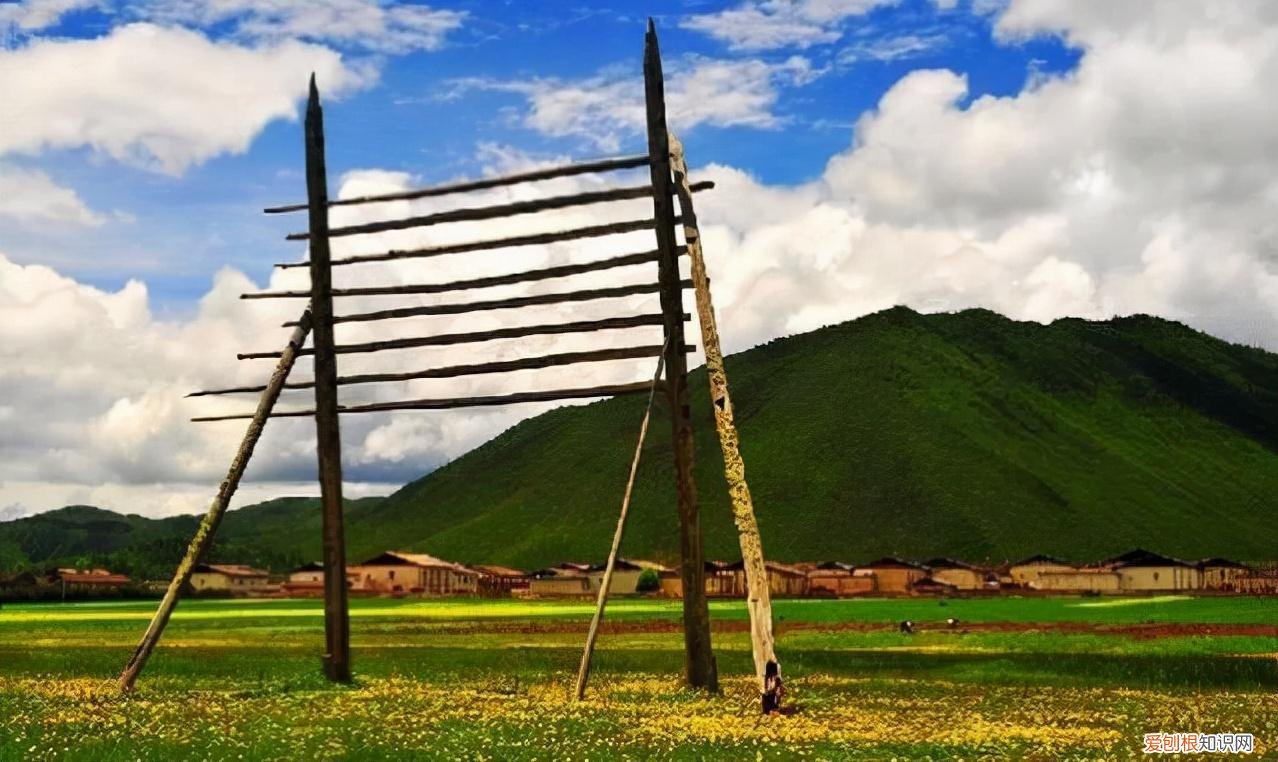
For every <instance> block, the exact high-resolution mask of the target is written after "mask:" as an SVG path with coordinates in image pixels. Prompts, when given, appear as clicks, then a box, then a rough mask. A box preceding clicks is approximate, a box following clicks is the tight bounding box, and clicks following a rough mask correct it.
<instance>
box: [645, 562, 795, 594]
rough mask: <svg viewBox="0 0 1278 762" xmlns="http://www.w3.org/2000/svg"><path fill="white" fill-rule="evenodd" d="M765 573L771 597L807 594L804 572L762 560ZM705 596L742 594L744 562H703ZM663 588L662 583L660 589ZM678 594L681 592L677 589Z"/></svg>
mask: <svg viewBox="0 0 1278 762" xmlns="http://www.w3.org/2000/svg"><path fill="white" fill-rule="evenodd" d="M764 567H765V568H766V570H767V574H768V591H769V592H770V593H771V594H772V595H773V596H775V597H778V598H786V597H798V596H803V595H807V593H808V572H807V571H806V570H804V569H803V568H801V567H799V566H795V565H793V564H783V563H778V562H776V561H766V562H764ZM705 569H706V572H705V574H706V595H707V596H709V597H712V598H744V597H746V590H747V587H746V577H745V562H744V561H731V562H727V561H707V562H706V565H705ZM662 590H663V592H665V591H666V588H665V586H664V585H663V588H662ZM679 595H682V590H680V592H679Z"/></svg>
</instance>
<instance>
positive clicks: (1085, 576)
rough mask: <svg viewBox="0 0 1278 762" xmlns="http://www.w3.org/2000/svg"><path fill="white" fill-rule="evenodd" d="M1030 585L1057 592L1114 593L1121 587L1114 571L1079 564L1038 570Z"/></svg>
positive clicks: (1037, 588)
mask: <svg viewBox="0 0 1278 762" xmlns="http://www.w3.org/2000/svg"><path fill="white" fill-rule="evenodd" d="M1032 586H1033V587H1034V589H1036V590H1051V591H1057V592H1071V593H1116V592H1118V591H1119V589H1120V588H1121V583H1120V580H1119V575H1118V573H1117V572H1115V571H1112V570H1110V569H1103V568H1100V567H1096V566H1079V567H1076V568H1073V569H1069V570H1067V571H1057V570H1052V569H1048V570H1043V571H1040V572H1039V574H1038V579H1037V580H1036V581H1035V582H1034V583H1032Z"/></svg>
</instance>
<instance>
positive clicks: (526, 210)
mask: <svg viewBox="0 0 1278 762" xmlns="http://www.w3.org/2000/svg"><path fill="white" fill-rule="evenodd" d="M713 187H714V181H712V180H702V181H701V182H698V183H693V184H692V191H693V192H694V193H696V192H700V191H704V190H710V189H711V188H713ZM652 192H653V191H652V187H651V186H648V185H636V186H632V187H629V188H610V189H608V190H601V191H589V192H587V193H573V194H570V195H567V196H551V197H549V198H538V199H532V200H529V201H515V202H512V203H509V204H496V205H493V206H472V207H464V208H461V209H449V210H448V211H446V212H435V213H434V214H426V215H422V216H419V217H405V218H403V219H398V220H383V221H381V222H366V223H363V224H360V225H347V226H346V227H340V228H329V229H328V237H329V238H338V237H341V236H348V235H368V234H370V233H385V232H388V231H391V230H407V229H408V228H422V227H429V226H431V225H441V224H443V223H446V222H479V221H481V220H494V219H499V218H502V217H513V216H515V215H519V214H532V213H534V212H547V211H551V210H554V209H567V208H570V207H574V206H587V205H589V204H600V203H603V202H605V201H626V200H629V199H636V198H649V197H651V196H652ZM310 237H311V234H310V233H309V232H300V233H289V234H288V235H287V236H286V238H287V239H288V240H290V241H305V240H308V239H309V238H310Z"/></svg>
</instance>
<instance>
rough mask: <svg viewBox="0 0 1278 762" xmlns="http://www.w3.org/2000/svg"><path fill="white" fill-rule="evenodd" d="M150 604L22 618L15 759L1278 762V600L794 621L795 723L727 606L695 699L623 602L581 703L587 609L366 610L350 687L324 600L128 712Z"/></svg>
mask: <svg viewBox="0 0 1278 762" xmlns="http://www.w3.org/2000/svg"><path fill="white" fill-rule="evenodd" d="M153 605H154V604H153V603H149V602H121V603H92V604H88V603H85V604H67V605H59V604H30V605H5V606H4V607H3V608H2V609H0V759H4V760H9V759H49V758H61V759H77V760H81V759H119V760H126V759H127V760H133V759H175V758H199V759H312V758H325V757H332V758H346V759H382V758H386V757H389V756H398V757H401V758H402V757H405V756H407V757H425V758H435V757H438V758H458V757H466V758H492V759H518V758H563V759H596V758H624V757H630V758H643V757H652V756H661V757H678V758H701V757H705V756H712V755H724V756H729V757H732V758H753V757H756V755H757V754H762V755H763V756H764V757H769V758H771V757H796V756H800V755H802V756H807V757H812V758H845V757H863V758H892V757H898V758H911V759H913V758H933V759H971V758H980V757H990V758H1006V757H1028V758H1035V759H1058V758H1097V757H1099V758H1116V757H1130V756H1139V755H1140V749H1141V740H1142V736H1143V734H1144V733H1146V732H1154V731H1167V732H1193V731H1197V732H1250V733H1253V734H1255V737H1256V746H1257V752H1258V753H1260V754H1261V755H1263V756H1268V757H1271V758H1273V757H1278V709H1276V708H1275V694H1276V693H1278V599H1258V598H1187V597H1178V596H1165V597H1158V598H1142V599H1096V598H1033V599H1013V598H997V599H988V600H949V601H944V602H941V601H935V600H848V601H778V602H777V604H776V614H777V621H778V650H779V653H780V655H781V659H782V664H783V668H784V674H785V676H786V678H787V687H788V689H789V696H788V698H789V700H790V702H791V703H792V704H794V705H795V706H796V707H797V711H796V712H795V714H793V715H791V716H786V717H767V718H764V717H759V716H758V714H757V696H756V695H755V693H754V689H753V687H752V680H751V679H750V678H749V676H748V673H749V670H750V669H751V667H750V661H749V640H748V634H747V633H746V631H745V629H744V626H745V610H744V606H743V605H742V604H741V603H739V602H715V603H714V604H713V605H712V614H713V616H714V619H715V648H716V652H717V654H718V660H719V669H720V674H721V678H722V683H723V689H724V692H723V695H722V696H706V695H701V694H697V693H693V692H689V691H685V690H682V689H681V687H680V679H679V674H680V669H681V665H682V641H681V635H680V633H679V631H678V621H679V608H678V604H677V603H671V602H663V601H652V600H623V601H615V602H614V603H613V604H611V605H610V607H609V618H608V628H607V629H606V631H605V633H604V634H603V635H602V636H601V639H600V644H599V650H598V651H597V655H596V660H595V664H596V667H595V671H594V674H593V678H592V683H591V692H590V697H589V701H587V702H585V703H583V704H575V703H574V702H572V701H571V700H570V699H569V692H570V690H571V683H572V679H573V676H574V673H575V669H576V663H577V660H578V658H579V656H580V647H581V642H582V639H583V633H584V630H585V625H586V622H587V620H588V618H589V615H590V611H591V608H590V605H589V604H586V603H575V602H573V603H557V602H519V601H461V600H439V601H407V600H403V601H397V600H382V599H360V600H354V601H352V631H353V638H352V642H353V650H354V659H355V669H356V672H357V680H356V682H355V684H354V685H353V686H350V687H334V686H331V685H329V684H328V683H326V682H325V681H324V680H323V679H322V678H321V677H320V676H319V658H318V655H319V653H320V651H321V649H322V642H323V628H322V611H321V609H320V605H319V603H318V601H286V600H271V601H207V600H205V601H188V602H185V603H183V604H182V606H181V607H180V609H179V611H178V613H177V615H176V616H175V617H174V619H173V622H172V624H171V625H170V628H169V630H168V633H167V635H166V638H165V640H164V642H163V644H162V646H161V649H160V650H159V651H158V652H157V654H156V655H155V657H154V658H153V659H152V661H151V664H150V665H149V667H148V669H147V671H146V672H145V673H144V674H143V677H142V680H141V681H140V683H139V687H138V690H137V692H136V693H135V694H134V695H133V696H132V697H130V698H123V697H120V696H119V695H118V694H117V693H116V691H115V690H114V686H113V682H112V679H113V677H114V675H115V674H116V673H117V672H118V670H119V668H120V667H121V666H122V665H123V663H124V661H125V660H126V659H127V657H128V654H129V653H130V651H131V649H132V648H133V646H134V645H135V643H136V640H137V638H138V636H139V635H140V633H141V631H142V629H143V628H144V627H145V625H146V621H147V620H148V618H149V617H150V613H151V611H152V608H153ZM947 617H957V618H958V619H959V620H960V623H961V624H960V627H959V628H958V629H956V630H950V629H947V628H945V626H944V624H943V622H944V620H945V619H946V618H947ZM907 618H908V619H911V620H914V621H916V622H919V623H920V624H921V630H920V631H919V632H918V633H916V634H915V635H912V636H910V635H902V634H900V633H899V632H897V631H896V629H895V626H894V625H895V623H896V622H898V621H899V620H901V619H907Z"/></svg>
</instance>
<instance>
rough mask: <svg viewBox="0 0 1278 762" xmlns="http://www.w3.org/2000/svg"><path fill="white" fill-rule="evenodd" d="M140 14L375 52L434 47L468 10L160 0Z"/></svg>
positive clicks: (296, 0)
mask: <svg viewBox="0 0 1278 762" xmlns="http://www.w3.org/2000/svg"><path fill="white" fill-rule="evenodd" d="M137 11H138V13H139V14H140V15H141V16H142V17H143V18H149V19H152V20H156V21H162V22H166V23H180V24H183V25H188V26H198V27H201V28H203V27H210V26H214V25H218V24H227V23H229V24H232V25H233V26H234V28H235V34H236V35H237V36H238V37H241V38H244V39H250V40H284V39H302V40H311V41H315V42H325V43H329V44H333V45H337V46H339V47H347V46H349V47H355V48H362V49H366V50H372V51H376V52H378V53H388V54H396V55H397V54H403V53H411V52H413V51H416V50H436V49H438V48H439V47H441V46H442V45H443V44H444V41H445V38H446V37H447V35H448V34H449V33H450V32H453V31H455V30H456V29H458V28H460V27H461V25H462V22H463V21H464V20H465V18H466V13H465V12H461V11H452V10H438V9H434V8H430V7H428V6H425V5H401V4H398V3H387V2H379V1H378V0H161V1H160V2H155V3H149V4H147V5H144V6H141V7H140V8H138V9H137Z"/></svg>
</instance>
